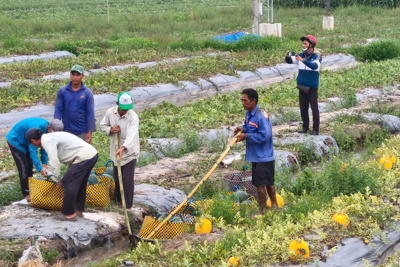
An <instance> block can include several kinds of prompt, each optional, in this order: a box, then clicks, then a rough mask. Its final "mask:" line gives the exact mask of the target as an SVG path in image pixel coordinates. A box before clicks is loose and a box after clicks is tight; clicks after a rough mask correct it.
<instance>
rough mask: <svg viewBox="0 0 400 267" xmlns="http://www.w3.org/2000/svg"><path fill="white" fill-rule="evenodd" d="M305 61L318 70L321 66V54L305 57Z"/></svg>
mask: <svg viewBox="0 0 400 267" xmlns="http://www.w3.org/2000/svg"><path fill="white" fill-rule="evenodd" d="M303 63H304V65H306V66H307V67H309V68H310V69H313V70H316V69H318V68H319V67H320V66H321V55H320V54H315V55H314V56H313V57H312V58H311V59H310V60H308V59H304V61H303Z"/></svg>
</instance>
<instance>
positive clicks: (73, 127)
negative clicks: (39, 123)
mask: <svg viewBox="0 0 400 267" xmlns="http://www.w3.org/2000/svg"><path fill="white" fill-rule="evenodd" d="M54 118H56V119H59V120H61V119H62V122H63V124H64V131H65V132H69V133H72V134H82V133H87V132H89V131H91V132H95V131H96V119H95V116H94V99H93V93H92V91H91V90H90V89H89V88H87V87H86V86H85V85H84V84H83V83H82V87H81V88H80V89H79V90H78V91H76V92H75V91H74V90H72V88H71V82H69V83H68V84H67V85H66V86H64V87H61V88H60V90H58V93H57V100H56V106H55V110H54Z"/></svg>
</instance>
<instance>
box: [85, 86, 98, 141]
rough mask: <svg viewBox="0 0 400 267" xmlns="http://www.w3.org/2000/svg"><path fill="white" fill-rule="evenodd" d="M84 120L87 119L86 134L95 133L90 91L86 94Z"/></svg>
mask: <svg viewBox="0 0 400 267" xmlns="http://www.w3.org/2000/svg"><path fill="white" fill-rule="evenodd" d="M86 118H87V124H88V125H87V130H88V132H95V131H96V118H95V114H94V98H93V93H92V92H91V91H90V94H88V102H87V105H86ZM90 135H91V133H90Z"/></svg>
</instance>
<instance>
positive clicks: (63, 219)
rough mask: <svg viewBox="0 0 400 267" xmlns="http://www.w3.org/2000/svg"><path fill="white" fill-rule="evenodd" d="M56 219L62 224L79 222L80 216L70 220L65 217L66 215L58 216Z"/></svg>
mask: <svg viewBox="0 0 400 267" xmlns="http://www.w3.org/2000/svg"><path fill="white" fill-rule="evenodd" d="M54 219H56V220H59V221H62V222H76V221H77V220H78V215H76V216H75V217H72V218H70V219H68V218H67V217H65V215H57V216H55V217H54Z"/></svg>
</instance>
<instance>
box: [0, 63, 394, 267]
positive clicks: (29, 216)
mask: <svg viewBox="0 0 400 267" xmlns="http://www.w3.org/2000/svg"><path fill="white" fill-rule="evenodd" d="M324 62H325V65H323V67H324V68H325V69H340V68H345V67H350V66H354V65H355V64H357V63H356V61H355V60H354V58H352V57H351V56H347V55H332V56H328V57H325V58H324ZM295 72H296V68H293V66H290V65H277V66H274V67H271V68H263V69H258V70H257V72H238V77H235V76H225V75H218V76H215V77H211V78H210V79H208V80H199V81H198V83H191V82H184V81H182V82H180V83H179V85H173V84H168V85H157V86H151V87H139V88H132V89H131V91H130V92H131V94H132V96H133V98H134V99H135V107H136V108H135V109H137V110H143V109H145V108H148V107H152V106H155V105H157V104H159V103H161V102H163V101H171V102H173V103H177V104H180V103H184V102H187V101H192V100H196V99H198V98H202V97H206V96H209V95H214V94H218V93H221V92H229V91H233V90H240V89H242V88H245V87H257V86H260V85H267V84H271V83H275V82H281V81H284V80H286V79H290V78H293V77H294V76H293V73H295ZM115 98H116V96H115V95H110V94H104V95H96V96H95V103H96V114H97V117H98V118H100V117H101V116H102V115H103V114H104V111H105V110H106V109H107V108H108V107H110V106H112V105H114V104H115ZM356 98H357V102H358V104H357V105H356V106H354V107H352V108H346V109H345V108H343V107H342V106H343V101H344V99H343V98H341V97H337V98H331V99H327V101H326V102H321V103H319V107H320V112H321V124H324V123H327V122H329V120H330V119H332V118H334V117H336V116H339V115H343V114H349V115H352V114H359V115H360V116H362V117H363V118H364V119H365V120H367V121H371V122H373V123H376V124H377V125H379V126H380V127H382V128H386V129H388V130H389V132H390V133H391V134H397V133H398V132H399V131H400V118H398V117H396V116H392V115H384V114H376V113H372V112H365V111H363V110H365V109H366V108H367V107H369V106H371V105H374V104H376V103H377V102H380V103H385V102H387V103H397V102H400V86H393V87H387V88H383V89H381V90H378V89H374V88H366V89H364V90H362V91H359V92H358V93H357V94H356ZM287 110H288V112H293V113H296V112H297V113H298V112H299V111H298V109H291V108H288V109H287ZM53 111H54V107H53V106H50V105H40V106H35V107H31V108H28V109H25V110H23V111H12V112H10V113H7V114H0V136H1V137H2V138H4V136H5V134H6V133H7V132H8V130H9V129H10V128H11V127H12V126H13V123H15V122H17V121H19V120H21V119H23V118H26V117H30V116H32V114H34V116H38V117H43V118H47V119H49V118H51V117H52V115H53ZM270 115H271V122H272V124H273V132H274V144H275V145H276V147H277V149H276V166H277V170H278V171H280V172H284V171H287V170H290V171H295V170H296V169H297V168H299V167H301V166H300V159H299V158H298V154H297V153H296V152H293V151H290V150H285V147H290V146H293V145H297V146H302V147H304V148H306V149H307V150H308V151H310V154H312V155H313V158H327V159H328V158H329V157H331V156H333V155H337V154H339V153H340V151H339V148H338V145H337V142H336V140H335V139H334V138H333V137H332V136H331V135H329V133H327V134H326V135H324V133H322V134H321V135H319V136H316V137H312V136H307V135H300V134H297V133H294V132H293V131H294V130H296V129H297V128H298V126H299V122H297V121H290V122H286V121H285V119H284V118H283V117H284V116H283V115H284V114H270ZM297 115H298V114H297ZM232 130H233V129H231V128H229V127H226V128H222V129H214V130H208V131H204V132H201V133H199V135H200V137H201V140H202V143H203V144H207V143H208V144H211V143H212V142H217V141H222V142H227V140H228V139H229V138H230V136H231V135H232ZM147 143H148V149H147V150H146V151H142V152H141V158H146V157H156V158H157V159H158V160H157V161H156V162H153V163H151V164H149V165H147V166H144V167H140V168H137V170H136V175H135V183H136V185H135V204H134V212H133V213H132V214H131V216H130V217H131V219H132V220H133V221H134V224H135V226H136V227H135V228H136V229H138V227H140V225H141V223H142V222H143V218H144V216H145V215H147V214H154V213H155V212H157V213H160V212H161V213H162V212H166V211H168V210H169V209H171V208H172V207H174V206H175V205H177V204H179V203H180V202H181V201H182V200H183V199H184V198H185V196H186V194H185V193H184V191H183V190H181V189H175V188H173V187H177V188H182V186H184V185H188V184H189V186H190V185H191V184H194V183H196V179H195V178H194V177H192V176H189V177H187V176H185V175H184V174H185V170H186V169H188V168H190V167H191V165H193V164H196V162H197V161H200V160H201V159H202V158H203V159H204V158H207V157H211V156H210V154H207V153H202V152H201V151H200V152H195V153H189V154H187V155H185V156H184V157H181V158H170V157H168V155H170V154H171V153H174V151H177V150H179V148H180V146H182V144H183V141H182V140H180V139H177V138H172V139H166V138H165V139H149V140H147ZM242 148H243V147H242ZM242 155H243V149H239V150H238V151H235V152H234V153H232V154H231V155H229V156H228V157H227V158H226V160H225V161H224V165H223V166H221V168H220V169H219V171H218V172H217V173H216V174H214V176H213V177H212V178H211V179H214V180H216V179H219V178H220V177H221V175H222V174H224V173H227V172H232V168H231V167H230V166H231V165H234V163H235V161H237V162H240V161H241V160H242ZM235 167H236V166H235ZM6 175H7V174H4V175H3V177H5V176H6ZM0 179H1V177H0ZM163 184H168V186H167V187H165V186H162V185H163ZM54 213H56V212H51V211H43V210H37V209H33V208H32V207H30V206H29V205H28V206H27V205H19V204H18V203H15V205H10V206H5V207H0V236H1V241H0V247H1V250H4V251H8V252H10V253H12V254H21V253H22V251H23V250H24V249H25V248H26V247H27V246H29V245H30V241H29V240H28V239H29V238H30V237H31V236H32V235H37V236H40V238H39V242H40V244H41V245H42V246H43V247H45V248H48V249H55V250H57V251H59V252H60V255H61V256H60V258H61V257H65V258H67V259H68V260H67V261H66V262H65V263H67V262H69V265H68V266H82V264H83V263H86V262H87V261H88V260H87V258H85V257H87V256H85V255H88V254H85V253H86V251H88V250H92V249H93V248H96V247H103V248H104V250H100V251H101V252H98V254H97V255H101V253H107V251H108V252H109V253H110V254H115V255H116V254H118V252H115V251H113V252H111V250H112V249H111V247H113V245H112V244H113V243H115V244H118V245H115V247H118V249H121V250H123V245H121V244H124V243H127V239H126V237H125V236H124V235H125V234H126V230H125V228H126V225H124V219H123V217H122V215H121V213H120V212H119V211H118V210H114V209H112V208H111V209H110V210H98V209H92V208H90V209H88V211H87V213H86V214H85V218H83V219H79V221H78V222H76V223H73V222H59V221H55V220H54V219H53V218H52V217H53V215H54ZM382 233H383V234H382V235H378V236H376V238H375V239H374V240H372V241H371V244H374V245H369V246H367V245H366V244H365V243H363V242H361V241H360V240H359V239H356V238H349V239H344V240H343V241H342V243H341V244H340V245H339V246H338V249H337V252H336V253H335V254H333V255H332V256H331V255H329V254H330V250H329V249H328V248H326V249H325V250H324V251H323V252H322V253H321V255H320V256H321V259H324V260H326V261H325V262H316V263H315V262H314V263H310V264H309V266H359V265H360V264H362V263H363V260H362V259H363V258H364V259H368V260H370V263H371V264H374V265H378V264H382V263H383V262H384V261H385V260H386V259H387V257H388V256H390V255H392V254H394V253H397V252H398V250H399V245H398V244H399V243H400V232H399V231H398V230H397V229H396V228H395V227H394V228H392V229H385V230H384V231H383V232H382ZM383 235H384V236H387V237H388V238H386V239H384V240H383V239H382V238H381V236H383ZM219 237H221V232H218V228H216V229H215V230H214V232H213V233H212V235H211V236H208V237H203V238H202V237H199V236H196V235H195V234H185V238H186V239H187V240H189V243H191V244H193V243H195V242H200V241H204V240H208V241H211V242H212V241H215V240H217V239H218V238H219ZM318 238H320V236H319V234H318V233H315V234H313V235H308V236H306V237H305V239H306V240H313V239H318ZM168 242H169V243H168ZM168 242H167V243H166V244H165V247H167V248H170V249H171V248H173V249H181V248H182V243H183V241H182V238H179V240H177V239H176V240H171V241H168ZM355 251H357V253H354V252H355ZM79 255H82V256H81V258H80V256H79ZM76 256H77V257H76ZM71 257H72V258H73V257H75V259H74V260H72V261H71V259H72V258H71ZM89 257H93V254H92V255H91V256H89ZM92 261H93V259H92ZM74 264H75V265H74Z"/></svg>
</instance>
